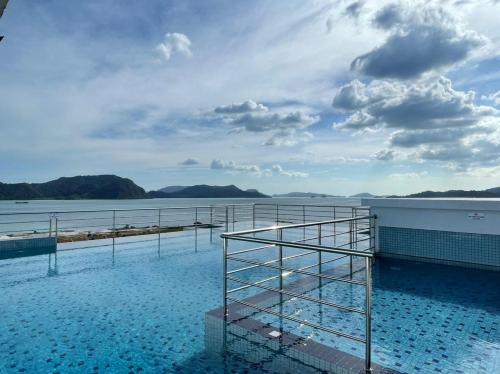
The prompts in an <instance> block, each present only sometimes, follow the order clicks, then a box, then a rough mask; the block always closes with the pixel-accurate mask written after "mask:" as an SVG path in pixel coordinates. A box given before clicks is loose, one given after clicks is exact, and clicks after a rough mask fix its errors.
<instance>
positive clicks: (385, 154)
mask: <svg viewBox="0 0 500 374" xmlns="http://www.w3.org/2000/svg"><path fill="white" fill-rule="evenodd" d="M395 155H396V152H395V151H394V150H393V149H382V150H380V151H378V152H377V153H375V154H374V155H373V158H375V159H376V160H380V161H390V160H393V159H394V157H395Z"/></svg>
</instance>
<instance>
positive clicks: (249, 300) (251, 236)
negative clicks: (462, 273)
mask: <svg viewBox="0 0 500 374" xmlns="http://www.w3.org/2000/svg"><path fill="white" fill-rule="evenodd" d="M349 208H351V207H349ZM351 212H352V211H351ZM355 213H358V212H355ZM355 213H354V214H353V216H351V217H348V218H340V219H334V220H327V221H320V222H309V223H300V224H291V225H285V226H279V225H276V226H272V227H266V228H260V229H253V230H246V231H239V232H230V233H224V234H222V235H221V237H222V239H223V256H224V269H223V274H224V280H223V290H224V306H223V308H224V319H225V324H224V325H225V329H226V327H227V324H228V323H231V321H228V316H229V310H230V307H234V306H235V305H239V306H241V307H246V308H248V309H251V310H255V312H254V313H255V314H258V313H262V314H264V315H266V314H267V315H272V316H275V317H279V319H280V334H281V333H282V332H283V331H282V330H283V322H282V321H283V319H285V320H288V321H291V322H293V323H296V324H299V325H302V326H308V327H309V328H312V329H313V330H315V331H323V332H326V333H329V334H333V335H336V336H339V337H342V338H346V339H350V340H351V341H354V342H357V343H362V344H364V345H365V369H366V371H367V372H369V371H370V370H371V292H372V275H371V269H372V261H373V252H374V244H375V218H376V217H375V216H373V215H364V216H358V215H356V214H355ZM311 229H312V234H311ZM306 230H307V233H308V235H306V234H304V233H305V232H306ZM297 231H303V232H297ZM274 235H276V239H274V238H270V237H274ZM285 236H289V237H290V238H289V239H288V240H285V239H286V238H285ZM230 242H231V244H232V245H234V246H238V248H237V249H236V250H233V251H230V250H229V246H230ZM245 243H252V244H253V245H255V244H257V246H256V247H251V248H246V247H243V248H242V247H241V246H242V245H245ZM276 250H277V253H273V251H274V252H276ZM285 250H293V251H298V253H297V252H293V253H292V254H286V253H285ZM311 255H316V256H313V263H312V264H311V263H304V261H303V260H301V259H306V258H310V257H311ZM248 256H254V257H253V258H248ZM255 256H257V257H256V258H255ZM342 259H348V260H349V261H348V263H347V264H342V265H341V262H342V261H341V260H342ZM353 259H356V262H359V261H357V260H361V262H362V263H361V268H359V269H357V270H355V269H354V268H353ZM301 261H302V262H301ZM289 262H290V263H292V264H288V263H289ZM294 262H295V263H296V264H295V265H293V263H294ZM344 262H345V261H344ZM358 265H359V264H358ZM263 269H266V270H270V271H271V272H272V275H271V276H269V274H267V272H265V271H262V270H263ZM343 269H345V273H342V271H344V270H343ZM252 271H259V273H258V274H251V273H250V274H249V272H252ZM339 271H340V274H339ZM273 272H277V274H275V273H273ZM360 273H361V274H364V277H363V278H361V279H360V278H359V274H360ZM292 275H299V276H302V277H304V276H305V278H303V279H302V280H301V281H296V280H295V281H292V277H291V276H292ZM287 281H288V283H287ZM229 282H232V283H234V284H235V286H234V287H233V288H229V285H228V283H229ZM333 282H342V283H345V284H349V285H352V286H355V287H357V286H360V287H364V295H365V297H364V305H363V307H358V306H353V305H345V304H342V303H337V302H333V301H330V300H325V299H324V298H323V296H322V292H321V291H322V289H323V287H325V286H326V285H327V284H331V283H333ZM272 283H274V285H273V284H272ZM252 289H253V290H255V292H260V293H261V294H262V292H267V293H269V294H273V295H278V296H279V301H277V302H276V301H273V302H271V305H261V303H262V302H264V301H262V300H264V299H263V298H262V297H261V298H257V299H255V298H254V297H252V296H255V295H252V296H249V295H248V292H249V291H250V290H252ZM312 290H319V297H314V296H311V291H312ZM238 295H241V296H239V297H238ZM284 298H287V299H286V300H284ZM255 300H260V301H259V302H260V304H259V302H256V301H255ZM297 300H305V301H306V302H312V303H314V304H316V305H317V306H319V307H323V306H327V307H331V308H334V309H336V310H339V311H342V312H346V313H355V314H357V315H361V316H364V319H365V332H364V336H358V335H353V334H352V333H348V332H345V331H341V330H339V329H337V328H332V327H330V326H325V325H324V324H323V323H321V321H322V320H320V322H319V323H316V322H311V321H310V320H308V319H301V318H298V317H297V315H296V313H295V312H294V313H288V314H287V313H284V312H283V307H284V305H285V304H284V303H293V302H296V301H297ZM267 302H269V301H267ZM276 307H278V310H276ZM224 338H225V339H226V331H225V332H224Z"/></svg>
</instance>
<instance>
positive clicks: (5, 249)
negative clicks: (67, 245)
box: [0, 237, 57, 260]
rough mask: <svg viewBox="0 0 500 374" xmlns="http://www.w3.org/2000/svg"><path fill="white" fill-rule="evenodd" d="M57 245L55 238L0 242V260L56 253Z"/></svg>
mask: <svg viewBox="0 0 500 374" xmlns="http://www.w3.org/2000/svg"><path fill="white" fill-rule="evenodd" d="M56 245H57V244H56V238H55V237H45V238H29V239H16V240H0V260H4V259H9V258H18V257H28V256H38V255H42V254H49V253H55V252H56Z"/></svg>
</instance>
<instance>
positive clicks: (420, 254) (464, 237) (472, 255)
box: [378, 226, 500, 271]
mask: <svg viewBox="0 0 500 374" xmlns="http://www.w3.org/2000/svg"><path fill="white" fill-rule="evenodd" d="M378 235H379V238H378V241H379V252H378V254H379V255H381V256H388V257H399V258H404V257H412V258H418V259H420V260H427V261H432V262H436V263H446V264H451V265H460V266H467V267H477V268H488V269H492V270H499V271H500V235H491V234H478V233H469V232H453V231H441V230H423V229H413V228H403V227H388V226H379V228H378Z"/></svg>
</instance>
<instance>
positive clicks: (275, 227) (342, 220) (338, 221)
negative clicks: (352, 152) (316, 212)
mask: <svg viewBox="0 0 500 374" xmlns="http://www.w3.org/2000/svg"><path fill="white" fill-rule="evenodd" d="M374 217H375V216H374V215H367V216H362V217H353V218H343V219H337V220H331V221H321V222H308V223H297V224H293V225H282V226H279V225H275V226H269V227H264V228H261V229H252V230H242V231H234V232H228V233H224V234H222V235H221V237H222V238H227V237H233V236H236V235H238V236H239V235H247V234H256V233H259V232H264V231H274V230H279V229H292V228H302V227H309V226H318V225H329V224H333V223H342V222H352V221H357V220H363V219H364V220H366V219H368V218H374Z"/></svg>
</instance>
